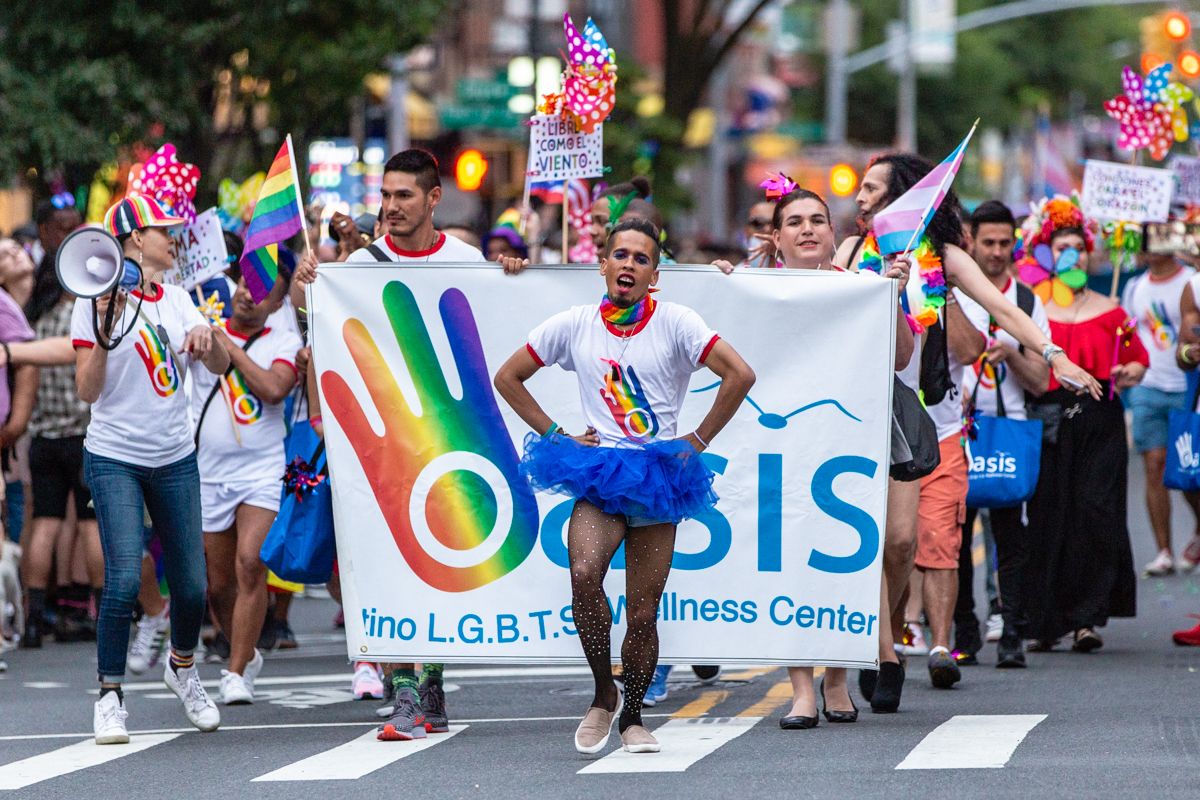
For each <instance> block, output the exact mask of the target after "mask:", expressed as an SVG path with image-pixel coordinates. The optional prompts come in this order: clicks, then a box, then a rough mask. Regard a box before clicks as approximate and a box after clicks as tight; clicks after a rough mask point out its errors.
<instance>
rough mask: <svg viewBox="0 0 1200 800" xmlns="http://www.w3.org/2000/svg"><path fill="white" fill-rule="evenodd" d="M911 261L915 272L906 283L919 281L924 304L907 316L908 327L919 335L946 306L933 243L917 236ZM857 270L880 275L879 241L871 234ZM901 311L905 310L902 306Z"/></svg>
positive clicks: (940, 271) (944, 280)
mask: <svg viewBox="0 0 1200 800" xmlns="http://www.w3.org/2000/svg"><path fill="white" fill-rule="evenodd" d="M912 260H913V262H914V263H915V266H916V269H915V270H913V271H911V272H910V273H909V280H912V279H913V278H919V280H920V281H921V292H922V293H923V294H924V295H925V304H924V305H923V306H922V307H921V309H920V310H919V311H918V312H917V313H916V314H913V313H911V312H909V313H908V315H907V316H908V324H909V326H910V327H911V328H912V329H913V332H914V333H921V332H922V331H924V330H925V329H926V328H928V327H929V326H930V325H933V324H934V323H936V322H937V321H938V312H939V311H940V310H941V309H942V307H943V306H944V305H946V276H945V274H944V273H943V272H942V259H941V258H940V257H938V254H937V251H935V250H934V249H933V243H932V242H931V241H929V237H928V236H922V237H921V243H920V244H919V245H917V247H916V249H915V250H913V251H912ZM858 266H859V268H860V269H869V270H871V272H875V273H878V274H880V275H882V274H883V256H881V255H880V253H879V242H877V241H876V240H875V234H873V233H872V234H868V236H867V238H866V241H864V242H863V251H862V257H861V259H860V260H859V262H858ZM905 311H908V308H907V306H905Z"/></svg>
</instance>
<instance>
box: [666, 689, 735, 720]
mask: <svg viewBox="0 0 1200 800" xmlns="http://www.w3.org/2000/svg"><path fill="white" fill-rule="evenodd" d="M727 697H729V691H728V690H726V689H710V690H709V691H707V692H702V693H701V694H700V696H699V697H697V698H696V699H695V700H693V701H692V702H690V703H688V704H687V705H685V706H683V707H682V708H680V709H679V710H678V711H676V712H675V713H674V714H672V715H671V718H672V719H687V718H690V717H703V716H704V715H705V714H707V713H708V712H709V711H712V710H713V708H715V707H716V706H717V705H718V704H720V703H722V702H723V701H724V700H725V699H726V698H727Z"/></svg>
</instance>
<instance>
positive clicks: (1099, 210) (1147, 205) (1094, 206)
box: [1083, 161, 1175, 222]
mask: <svg viewBox="0 0 1200 800" xmlns="http://www.w3.org/2000/svg"><path fill="white" fill-rule="evenodd" d="M1174 190H1175V175H1174V174H1173V173H1172V172H1171V171H1170V170H1166V169H1154V168H1152V167H1134V166H1130V165H1128V164H1113V163H1111V162H1108V161H1088V162H1087V165H1086V166H1085V167H1084V170H1083V213H1084V214H1086V215H1088V216H1089V217H1094V218H1095V219H1098V220H1100V221H1123V222H1165V221H1166V219H1167V217H1168V216H1169V215H1170V213H1171V193H1172V192H1173V191H1174Z"/></svg>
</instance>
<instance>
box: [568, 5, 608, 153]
mask: <svg viewBox="0 0 1200 800" xmlns="http://www.w3.org/2000/svg"><path fill="white" fill-rule="evenodd" d="M563 30H564V31H565V32H566V35H567V59H568V62H567V72H566V76H565V79H564V80H563V98H564V102H563V113H565V114H568V115H570V116H571V117H573V118H574V119H575V123H576V125H577V126H578V127H579V129H580V130H582V131H583V132H584V133H591V132H592V131H594V130H595V129H596V126H598V125H600V124H602V123H603V122H604V120H606V119H608V115H609V114H611V113H612V110H613V108H614V107H615V105H616V99H617V61H616V56H615V54H614V53H613V51H612V49H611V48H610V47H609V46H608V42H607V41H605V39H604V35H603V34H602V33H600V29H599V28H597V27H596V23H595V22H593V21H592V18H591V17H588V21H587V24H586V25H584V28H583V33H580V32H579V29H578V28H576V27H575V23H574V22H572V21H571V15H570V14H563Z"/></svg>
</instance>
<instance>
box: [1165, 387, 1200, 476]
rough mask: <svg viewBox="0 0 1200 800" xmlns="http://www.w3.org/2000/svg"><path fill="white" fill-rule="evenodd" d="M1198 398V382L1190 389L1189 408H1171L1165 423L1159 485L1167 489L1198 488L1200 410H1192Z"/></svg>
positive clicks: (1199, 394)
mask: <svg viewBox="0 0 1200 800" xmlns="http://www.w3.org/2000/svg"><path fill="white" fill-rule="evenodd" d="M1190 382H1191V375H1190V374H1189V383H1190ZM1198 399H1200V384H1198V385H1197V386H1196V389H1195V391H1194V392H1193V393H1192V405H1191V408H1190V409H1188V410H1183V409H1178V410H1175V411H1172V412H1171V418H1170V421H1169V422H1168V423H1167V467H1166V469H1165V470H1164V471H1163V485H1164V486H1166V487H1167V488H1168V489H1181V490H1183V491H1185V492H1194V491H1196V490H1200V414H1197V413H1196V401H1197V400H1198Z"/></svg>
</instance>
